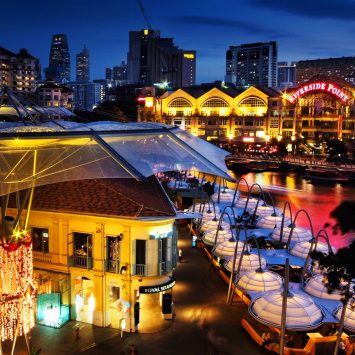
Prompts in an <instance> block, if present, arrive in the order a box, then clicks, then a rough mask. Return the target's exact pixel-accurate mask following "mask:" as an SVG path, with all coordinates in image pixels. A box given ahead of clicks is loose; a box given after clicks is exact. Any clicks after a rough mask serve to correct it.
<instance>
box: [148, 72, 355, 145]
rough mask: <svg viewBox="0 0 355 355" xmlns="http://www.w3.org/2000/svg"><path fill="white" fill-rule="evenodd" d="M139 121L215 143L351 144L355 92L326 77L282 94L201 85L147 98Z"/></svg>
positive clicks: (354, 126)
mask: <svg viewBox="0 0 355 355" xmlns="http://www.w3.org/2000/svg"><path fill="white" fill-rule="evenodd" d="M328 89H329V90H328ZM141 120H154V121H159V122H163V123H166V124H171V125H176V126H179V127H181V128H183V129H185V130H187V131H189V132H191V133H192V134H193V135H195V136H199V137H201V138H204V139H206V140H209V141H215V142H218V143H224V142H226V143H238V142H243V143H267V142H268V140H270V139H271V138H277V139H278V140H281V139H284V140H285V141H286V142H289V143H291V141H294V140H295V139H298V138H305V139H306V140H307V141H308V142H310V143H320V142H323V141H326V140H328V139H331V138H338V139H343V140H345V141H347V140H348V141H350V140H351V139H352V138H353V137H355V89H354V87H353V86H351V85H349V84H348V83H346V82H339V79H332V78H326V77H315V78H313V79H312V80H311V81H309V82H307V83H305V84H303V85H302V86H301V87H299V88H292V89H287V91H284V92H282V91H280V90H278V89H274V88H268V87H257V86H251V87H249V88H246V89H240V90H237V89H235V88H233V87H227V86H226V85H225V84H224V83H223V82H222V83H218V82H217V83H215V84H212V85H211V84H208V85H207V84H202V85H201V86H198V87H191V88H184V89H178V90H176V91H167V92H165V93H164V94H163V95H162V96H160V97H159V98H158V97H157V98H154V99H153V98H152V97H149V98H146V105H145V107H144V109H143V110H142V111H141Z"/></svg>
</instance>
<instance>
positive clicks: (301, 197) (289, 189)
mask: <svg viewBox="0 0 355 355" xmlns="http://www.w3.org/2000/svg"><path fill="white" fill-rule="evenodd" d="M231 175H232V176H234V177H235V178H236V179H237V180H238V179H239V178H240V177H241V176H242V177H244V178H245V179H246V180H247V181H248V183H250V184H253V183H258V184H259V185H260V186H261V187H262V188H263V189H264V190H267V191H269V192H270V193H271V195H272V197H273V198H274V200H275V205H276V206H278V207H281V208H283V206H284V203H285V201H288V202H289V203H290V205H291V208H292V214H293V216H295V214H296V212H297V211H298V210H300V209H304V210H306V211H307V212H308V214H309V215H310V217H311V220H312V224H313V228H314V233H315V234H317V232H318V231H319V230H320V229H322V228H323V227H324V224H325V223H330V224H331V225H333V224H334V223H335V220H334V219H332V218H331V217H330V212H331V211H332V210H334V209H335V208H336V207H337V206H338V205H339V204H340V203H341V202H342V201H346V200H352V201H354V200H355V185H341V184H334V185H324V184H313V183H310V182H308V181H306V180H305V179H304V178H303V175H302V174H299V173H294V172H285V173H284V172H275V171H272V172H271V171H266V172H257V173H254V172H250V173H248V174H244V175H240V174H238V173H235V172H231ZM255 191H257V189H256V190H255ZM286 215H288V212H286ZM354 218H355V211H354ZM296 223H297V225H299V226H302V227H309V223H308V220H307V218H306V216H305V214H303V213H300V214H299V217H297V222H296ZM326 231H327V233H328V235H329V238H330V240H331V244H332V245H334V246H335V247H337V248H341V247H344V246H347V245H349V244H350V242H351V241H352V240H353V239H355V233H351V234H346V235H340V234H337V235H334V234H333V231H332V229H331V227H328V228H326Z"/></svg>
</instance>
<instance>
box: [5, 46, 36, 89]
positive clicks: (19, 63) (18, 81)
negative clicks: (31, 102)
mask: <svg viewBox="0 0 355 355" xmlns="http://www.w3.org/2000/svg"><path fill="white" fill-rule="evenodd" d="M40 79H41V67H40V63H39V60H38V58H35V57H33V56H32V55H31V54H29V53H28V51H27V50H26V49H24V48H23V49H21V50H20V51H19V53H18V54H15V53H13V52H11V51H9V50H7V49H5V48H3V47H0V87H1V86H7V87H9V88H10V89H12V90H14V91H22V92H34V91H35V90H36V88H37V82H38V80H40Z"/></svg>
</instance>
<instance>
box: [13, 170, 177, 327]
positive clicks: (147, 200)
mask: <svg viewBox="0 0 355 355" xmlns="http://www.w3.org/2000/svg"><path fill="white" fill-rule="evenodd" d="M10 201H12V202H11V203H10V206H11V207H12V208H9V209H8V211H7V214H9V215H10V216H11V215H12V216H13V217H14V216H16V209H15V208H14V207H15V205H16V203H15V198H14V196H12V199H11V200H10ZM175 216H176V213H175V208H174V206H173V205H172V204H171V202H170V200H169V199H168V197H167V196H166V194H165V192H164V190H163V189H162V188H161V185H160V183H159V182H158V181H157V179H156V178H155V177H154V176H153V177H150V178H148V179H146V180H145V181H143V182H138V181H136V180H135V179H90V180H80V181H67V182H60V183H55V184H50V185H45V186H38V187H36V189H35V193H34V198H33V202H32V210H31V215H30V221H29V228H28V229H31V234H32V238H33V257H34V273H35V278H36V282H37V286H38V302H37V321H38V322H39V323H40V324H45V325H49V326H53V327H60V326H61V325H62V324H63V323H64V322H65V321H67V320H69V319H74V320H77V321H82V322H87V323H92V324H95V325H97V326H101V327H107V326H111V327H114V328H118V329H122V330H125V331H135V330H137V329H138V330H139V331H143V332H144V331H145V330H150V327H151V326H152V324H153V325H154V324H155V325H156V324H157V323H159V322H164V321H165V320H164V319H165V318H169V317H171V316H172V309H171V306H172V299H171V293H172V289H173V286H174V284H175V281H174V278H173V277H172V271H173V268H174V267H175V265H176V245H177V236H176V234H175V230H174V221H175Z"/></svg>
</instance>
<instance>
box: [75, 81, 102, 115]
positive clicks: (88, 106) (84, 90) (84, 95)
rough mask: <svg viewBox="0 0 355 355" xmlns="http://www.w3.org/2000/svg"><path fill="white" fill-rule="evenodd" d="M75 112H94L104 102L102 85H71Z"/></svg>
mask: <svg viewBox="0 0 355 355" xmlns="http://www.w3.org/2000/svg"><path fill="white" fill-rule="evenodd" d="M68 86H69V87H70V89H71V90H72V91H73V107H74V109H75V110H81V111H92V110H93V109H94V108H95V106H96V105H98V104H99V103H100V102H101V100H102V86H103V85H102V84H101V83H70V84H68Z"/></svg>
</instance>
